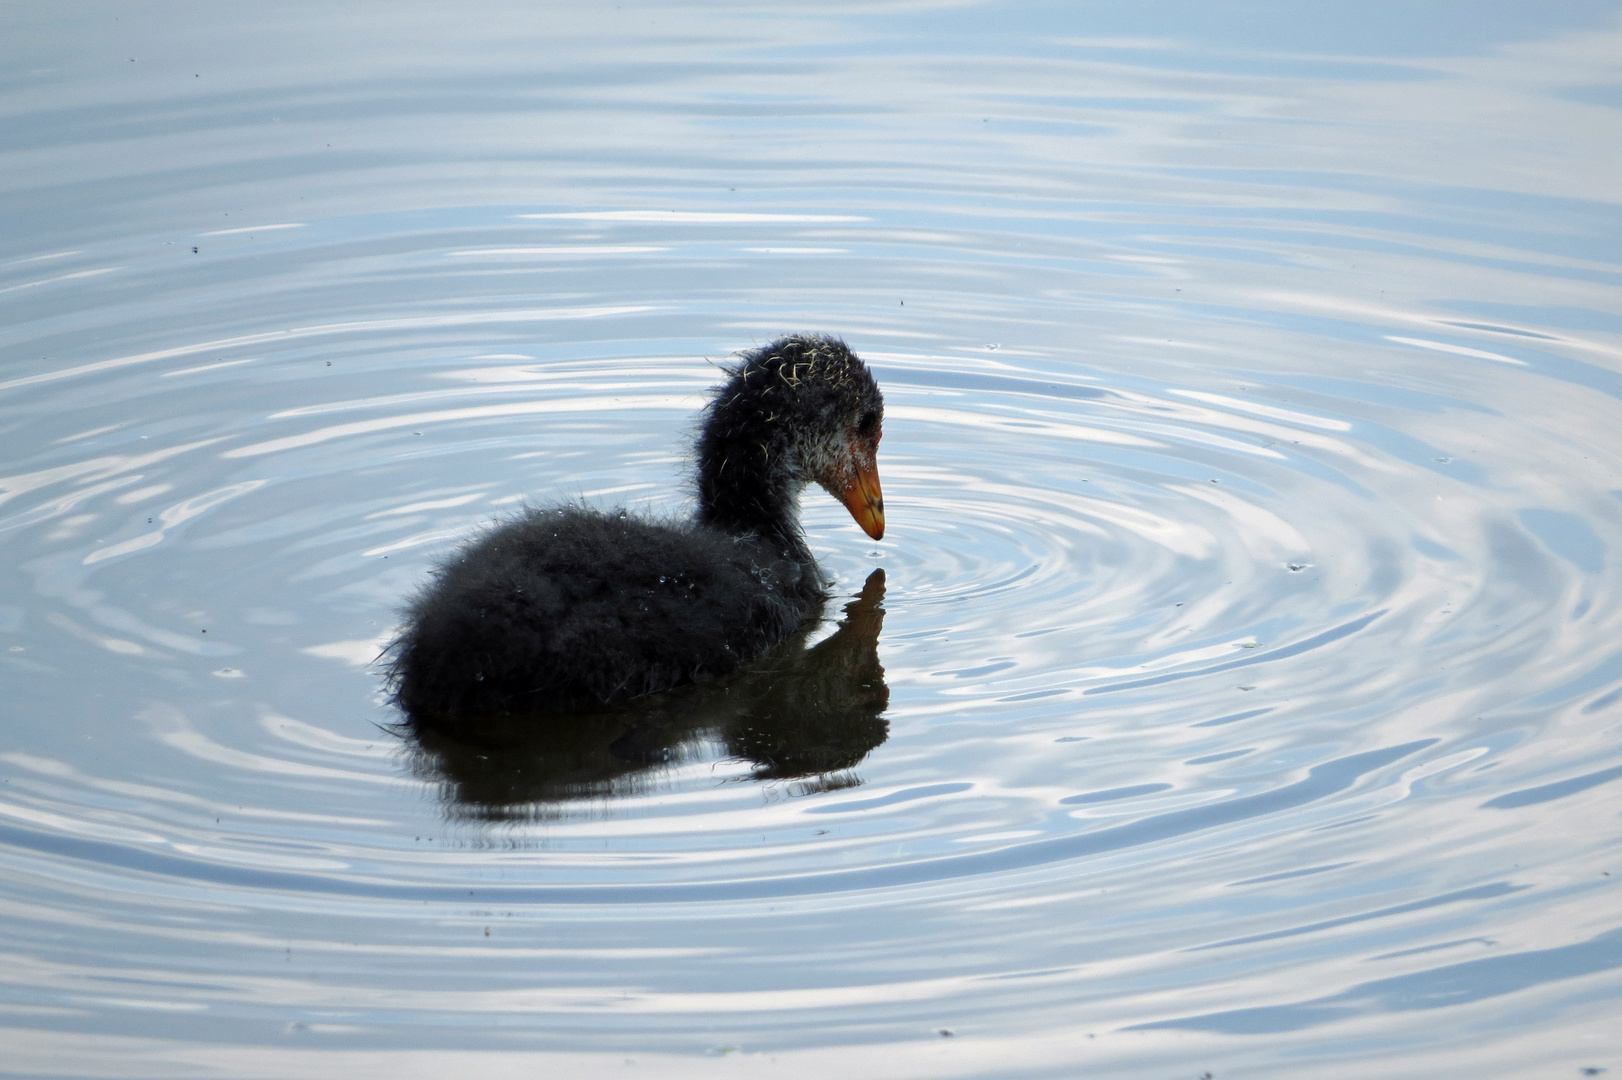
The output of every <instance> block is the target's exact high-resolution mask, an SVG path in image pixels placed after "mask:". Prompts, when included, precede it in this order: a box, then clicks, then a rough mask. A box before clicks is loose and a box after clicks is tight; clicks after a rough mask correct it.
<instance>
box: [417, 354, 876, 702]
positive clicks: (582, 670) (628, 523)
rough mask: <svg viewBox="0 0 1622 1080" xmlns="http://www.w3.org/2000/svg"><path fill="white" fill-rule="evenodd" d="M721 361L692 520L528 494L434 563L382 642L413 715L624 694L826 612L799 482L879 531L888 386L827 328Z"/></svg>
mask: <svg viewBox="0 0 1622 1080" xmlns="http://www.w3.org/2000/svg"><path fill="white" fill-rule="evenodd" d="M726 370H727V375H728V378H727V381H726V382H725V384H723V385H722V386H721V387H720V388H719V389H718V390H717V391H716V393H715V395H714V397H713V398H712V399H711V401H710V402H709V404H708V405H707V406H706V409H705V415H704V420H703V426H702V430H701V432H700V435H699V438H698V442H697V447H696V450H697V462H696V473H697V476H696V480H697V485H696V486H697V493H698V509H697V512H696V514H695V515H694V516H693V518H692V519H690V520H685V521H656V520H650V519H647V518H642V517H638V516H635V515H632V514H629V513H627V512H625V511H623V510H616V511H609V512H602V511H598V510H594V509H590V508H588V507H585V506H579V505H567V506H552V507H543V508H533V509H530V510H527V511H525V512H524V513H523V514H521V515H520V516H519V517H517V518H516V519H514V520H511V521H508V522H506V523H504V524H501V525H498V526H496V527H495V528H493V529H491V530H490V531H489V532H487V533H485V534H484V535H483V536H481V537H479V538H477V539H475V540H474V541H473V542H471V543H470V544H468V545H467V546H466V547H465V548H463V549H462V550H461V551H460V552H458V553H457V554H456V555H454V556H453V557H452V558H451V559H449V560H448V561H447V562H445V563H444V564H443V565H442V566H440V567H439V568H438V569H437V570H436V571H435V573H434V576H433V579H432V580H431V582H430V583H429V584H428V585H427V587H426V588H424V589H423V590H422V592H421V593H419V594H418V595H417V596H416V597H415V598H414V599H413V600H412V601H411V602H410V604H409V606H408V608H407V610H406V612H405V616H406V617H405V628H404V629H403V630H402V631H401V633H400V635H399V637H398V638H397V639H396V640H395V641H394V643H393V644H392V645H391V646H390V649H389V653H388V655H389V657H390V659H389V661H388V679H389V683H390V687H391V690H392V696H393V700H394V702H395V703H396V704H397V705H399V706H400V708H401V709H403V710H404V711H405V712H406V714H407V716H408V717H409V718H410V720H411V722H412V723H413V724H415V725H418V726H429V727H440V728H442V729H445V730H449V731H457V730H466V729H468V727H469V726H470V725H471V726H473V727H478V726H480V725H484V724H487V723H488V720H489V718H492V717H502V716H520V715H521V716H525V717H530V718H536V717H540V716H542V715H545V714H563V713H569V714H579V713H580V712H581V711H582V710H591V709H598V708H602V707H605V706H606V707H614V706H623V705H625V704H627V703H629V702H632V701H635V700H636V699H638V698H641V697H644V696H646V695H650V694H657V693H661V692H664V691H668V690H672V689H674V688H676V687H680V686H683V685H685V684H688V683H694V682H703V681H706V680H709V679H713V678H715V677H717V676H721V675H726V674H728V673H730V672H732V671H735V670H736V669H737V668H738V667H739V666H740V665H742V664H745V663H748V662H750V661H753V660H756V659H758V658H760V657H762V656H764V655H765V654H766V653H767V652H768V651H769V650H771V649H772V648H773V647H774V646H777V645H779V644H781V643H783V642H785V641H787V640H789V639H790V638H791V637H793V636H794V635H795V634H797V633H799V632H800V631H802V630H803V629H805V628H806V627H807V626H809V625H811V624H814V623H815V621H816V620H817V619H818V618H820V616H821V613H822V609H823V606H824V604H825V603H826V600H827V582H826V580H825V579H824V577H823V574H822V572H821V570H820V569H819V568H818V566H817V564H816V560H815V559H814V558H813V557H812V555H811V551H810V549H809V548H808V547H807V546H806V542H805V535H804V533H803V531H802V530H801V527H800V521H799V498H800V493H801V492H802V491H803V490H804V488H805V487H806V486H807V485H808V484H811V483H817V484H820V485H821V486H822V487H824V488H826V489H827V490H828V491H829V492H830V493H832V494H833V495H834V496H835V497H836V498H838V499H839V500H840V501H841V502H843V503H844V504H845V506H846V508H847V509H848V510H849V511H850V513H851V515H852V517H853V518H855V520H856V522H857V524H858V525H860V526H861V527H862V529H863V530H864V531H866V533H867V534H868V535H869V536H871V537H873V538H874V539H875V540H877V539H879V538H880V537H882V536H883V535H884V502H883V498H882V496H881V492H880V488H879V476H878V467H877V452H878V444H879V439H880V437H881V435H882V425H883V419H884V399H883V397H882V396H881V395H880V393H879V388H878V385H877V383H875V382H874V380H873V376H872V374H871V373H870V372H869V371H868V370H867V367H866V365H864V364H863V363H862V361H861V360H860V359H858V358H857V357H856V355H855V354H854V353H852V352H851V351H850V350H849V349H848V348H846V347H845V345H844V344H843V343H842V342H840V341H837V340H835V339H833V338H828V337H822V336H813V335H804V336H791V337H784V338H781V339H779V340H777V341H774V342H772V343H771V344H770V345H767V346H765V347H763V348H758V349H754V350H752V351H749V352H747V353H744V354H742V355H741V356H740V358H739V360H738V361H737V362H736V363H735V364H733V365H732V366H730V367H729V368H727V369H726Z"/></svg>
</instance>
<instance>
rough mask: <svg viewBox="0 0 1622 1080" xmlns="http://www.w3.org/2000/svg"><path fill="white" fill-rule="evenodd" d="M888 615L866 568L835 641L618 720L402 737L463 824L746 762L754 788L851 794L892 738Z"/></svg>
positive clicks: (480, 724)
mask: <svg viewBox="0 0 1622 1080" xmlns="http://www.w3.org/2000/svg"><path fill="white" fill-rule="evenodd" d="M883 605H884V571H883V570H874V571H873V573H872V574H871V575H869V577H868V579H867V582H866V584H865V585H864V586H863V587H862V591H861V593H860V594H859V595H858V596H857V597H856V598H855V599H854V600H852V601H851V602H850V603H849V604H846V605H845V617H844V619H843V620H841V622H840V624H839V627H838V629H836V630H835V631H834V633H833V634H831V635H830V636H828V637H827V638H825V639H823V640H822V641H819V642H817V643H816V644H815V645H811V646H809V647H807V644H806V642H807V639H808V638H809V637H810V635H811V633H812V631H811V630H810V629H807V630H806V631H803V632H802V633H800V634H798V635H797V636H795V637H794V638H791V639H790V640H789V641H787V642H785V643H783V644H782V645H780V646H778V647H777V648H776V649H774V650H773V651H772V652H770V653H768V654H767V655H766V656H764V657H762V658H761V659H760V660H758V661H756V662H754V663H753V664H750V665H748V666H747V667H746V668H744V669H742V670H740V671H738V672H736V673H734V674H733V675H731V676H729V677H726V678H723V679H717V680H715V681H713V682H709V683H702V684H698V685H690V686H684V687H681V688H679V689H677V690H673V691H669V692H667V693H663V694H655V695H650V696H649V697H646V698H641V699H638V700H636V701H633V702H631V703H630V704H629V705H627V706H624V707H621V708H619V709H614V710H598V711H593V712H582V713H575V714H569V715H565V714H557V713H552V714H548V715H544V716H499V717H479V718H459V719H454V720H447V719H444V718H439V719H431V718H426V717H419V716H409V717H408V718H407V720H406V722H405V723H403V724H400V725H398V728H397V730H398V731H399V732H400V734H402V735H403V736H404V737H405V738H406V739H407V740H408V744H409V746H410V749H411V768H412V771H413V772H414V773H415V774H416V775H417V776H419V777H421V778H422V779H424V780H427V781H429V782H431V783H437V784H438V785H439V787H440V793H441V797H442V798H443V799H444V800H445V803H446V806H447V809H448V812H449V813H450V815H451V816H452V817H456V818H461V819H464V820H485V821H503V820H524V819H541V818H546V817H552V816H558V815H559V813H560V811H561V807H560V806H559V804H562V803H567V802H570V801H573V800H581V799H592V798H606V797H611V796H620V795H633V794H637V793H639V792H642V791H646V790H649V789H650V788H652V787H653V786H654V785H655V784H657V782H658V780H659V779H660V777H661V776H663V775H664V774H666V773H668V772H669V770H671V769H672V768H673V767H675V766H677V765H680V764H683V763H685V762H690V761H695V760H701V759H704V758H714V757H722V758H732V759H737V760H742V761H747V762H752V763H753V765H754V769H753V772H752V774H751V775H752V778H753V779H756V780H786V781H795V783H794V784H793V786H792V790H793V792H794V793H795V794H808V793H811V792H815V791H831V790H836V789H839V788H845V787H854V786H856V785H857V784H860V783H861V780H860V778H858V777H857V776H856V775H855V774H854V773H853V772H852V771H851V770H852V769H853V768H854V767H855V766H856V765H857V764H858V763H860V762H861V760H862V759H863V758H865V757H866V756H867V755H868V753H869V752H870V751H871V750H873V749H874V748H875V747H877V746H878V745H879V744H880V743H882V742H884V740H885V738H886V737H887V736H888V734H889V723H888V722H887V721H886V720H885V719H884V715H883V714H884V711H885V709H886V708H888V706H889V702H890V689H889V687H888V686H887V685H886V684H885V682H884V668H883V667H882V666H881V665H880V664H879V654H878V642H879V630H880V628H881V627H882V626H883V624H884V606H883Z"/></svg>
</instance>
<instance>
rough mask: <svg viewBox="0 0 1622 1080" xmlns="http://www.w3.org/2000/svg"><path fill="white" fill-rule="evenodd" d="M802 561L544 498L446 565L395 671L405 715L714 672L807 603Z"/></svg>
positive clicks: (580, 703) (578, 703)
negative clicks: (547, 501) (550, 502)
mask: <svg viewBox="0 0 1622 1080" xmlns="http://www.w3.org/2000/svg"><path fill="white" fill-rule="evenodd" d="M823 597H824V593H823V588H822V583H821V580H820V578H819V577H818V572H817V570H816V568H815V566H814V565H809V566H807V565H803V564H800V563H796V562H792V561H787V560H785V559H783V558H781V557H780V556H778V555H776V554H775V553H773V552H772V551H770V550H769V549H768V548H767V546H766V545H764V544H762V543H761V542H759V541H758V540H755V539H753V538H748V537H737V536H731V535H728V534H726V533H723V532H720V531H718V530H714V529H709V528H705V527H703V526H699V525H693V524H688V523H681V524H667V523H661V522H653V521H648V520H646V519H643V518H638V517H634V516H631V515H628V514H626V513H624V512H621V511H614V512H609V513H602V512H599V511H596V510H591V509H589V508H585V507H579V506H565V507H546V508H537V509H531V510H529V511H526V512H525V513H524V514H523V515H522V516H521V517H519V518H517V519H515V520H513V521H509V522H507V523H505V524H503V525H500V526H498V527H496V528H495V529H493V530H491V531H490V532H489V533H487V534H485V535H484V536H483V537H481V538H480V539H478V540H477V541H475V542H474V543H472V544H471V545H469V547H468V548H466V549H465V550H464V551H463V552H461V553H460V554H459V555H458V556H457V557H455V558H453V559H452V560H451V561H449V562H448V563H447V564H445V565H444V566H443V567H441V569H440V570H439V572H438V575H437V578H436V580H435V581H433V582H432V583H431V584H430V585H429V586H428V587H427V588H426V589H424V591H423V592H422V593H421V594H420V595H419V596H418V597H417V598H416V599H415V600H414V601H413V602H412V604H411V605H410V607H409V608H408V609H407V612H406V617H407V621H406V626H407V629H406V630H405V631H404V633H403V634H402V635H401V637H400V638H399V639H398V640H397V641H396V642H395V644H394V646H393V649H392V652H393V657H392V661H391V673H392V677H393V684H394V692H395V698H396V700H397V701H398V702H399V703H400V705H401V706H403V707H404V708H405V709H406V710H407V711H408V712H410V713H412V714H413V715H417V716H429V715H433V714H442V715H478V714H489V713H514V712H536V713H542V712H557V711H565V710H578V709H582V708H590V707H593V706H600V705H612V704H617V703H619V702H623V701H627V700H629V699H631V698H634V697H639V696H641V695H643V694H650V693H657V692H660V691H663V690H668V689H671V688H672V687H675V686H678V685H681V684H682V683H686V682H693V681H697V680H703V679H706V678H710V677H713V676H716V675H721V674H724V673H726V672H728V671H731V670H732V669H733V668H735V667H737V666H738V665H739V664H740V663H743V662H744V661H747V660H751V659H754V658H755V657H757V656H759V655H761V654H762V653H764V652H765V651H766V650H767V649H769V648H770V647H771V646H773V645H775V644H777V643H778V642H780V641H782V640H783V639H785V638H786V637H788V636H789V635H790V634H792V633H793V632H794V631H795V630H796V629H798V628H799V627H800V626H801V625H802V624H803V623H804V622H805V621H806V620H807V619H808V618H810V617H812V616H814V615H816V614H818V613H819V612H820V610H821V606H822V600H823Z"/></svg>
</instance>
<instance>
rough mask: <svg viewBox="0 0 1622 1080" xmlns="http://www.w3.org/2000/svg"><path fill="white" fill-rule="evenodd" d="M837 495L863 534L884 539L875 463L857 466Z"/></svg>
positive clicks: (881, 506)
mask: <svg viewBox="0 0 1622 1080" xmlns="http://www.w3.org/2000/svg"><path fill="white" fill-rule="evenodd" d="M837 494H838V496H839V501H840V502H842V503H844V504H845V509H846V510H849V511H850V516H851V517H853V518H855V519H856V524H858V525H860V526H861V527H862V531H863V532H865V533H866V534H867V535H869V536H871V537H872V538H873V539H875V540H883V539H884V492H882V491H881V490H880V489H879V467H878V465H877V463H869V464H864V465H859V466H857V468H856V475H855V476H853V477H852V478H851V479H850V481H849V482H848V483H846V484H844V485H843V486H841V487H840V489H839V491H838V492H837Z"/></svg>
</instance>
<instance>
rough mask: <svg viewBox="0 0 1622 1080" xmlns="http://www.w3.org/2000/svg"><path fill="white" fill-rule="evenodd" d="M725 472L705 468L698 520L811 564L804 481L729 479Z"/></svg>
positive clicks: (703, 470)
mask: <svg viewBox="0 0 1622 1080" xmlns="http://www.w3.org/2000/svg"><path fill="white" fill-rule="evenodd" d="M728 472H729V470H728V469H726V468H725V467H722V468H715V469H702V470H701V471H700V474H699V478H698V518H699V520H700V521H701V522H703V523H704V524H705V525H708V526H710V527H711V528H714V529H720V530H722V531H723V532H728V533H731V534H733V535H734V536H739V535H744V536H754V537H757V538H759V539H760V540H761V541H763V542H764V543H766V544H767V545H768V546H770V547H771V549H772V550H773V551H776V552H778V553H780V554H781V555H782V556H783V558H785V559H789V560H792V561H794V562H798V563H812V562H814V561H815V560H814V559H813V558H812V555H811V549H810V548H808V547H807V546H806V543H805V533H804V532H803V531H802V530H801V528H800V491H801V489H803V488H804V487H805V485H804V483H803V482H793V481H791V480H789V479H787V478H783V477H770V476H768V477H762V476H760V475H759V474H755V475H752V476H743V475H740V476H738V477H736V478H734V477H732V476H729V475H727V474H728Z"/></svg>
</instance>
